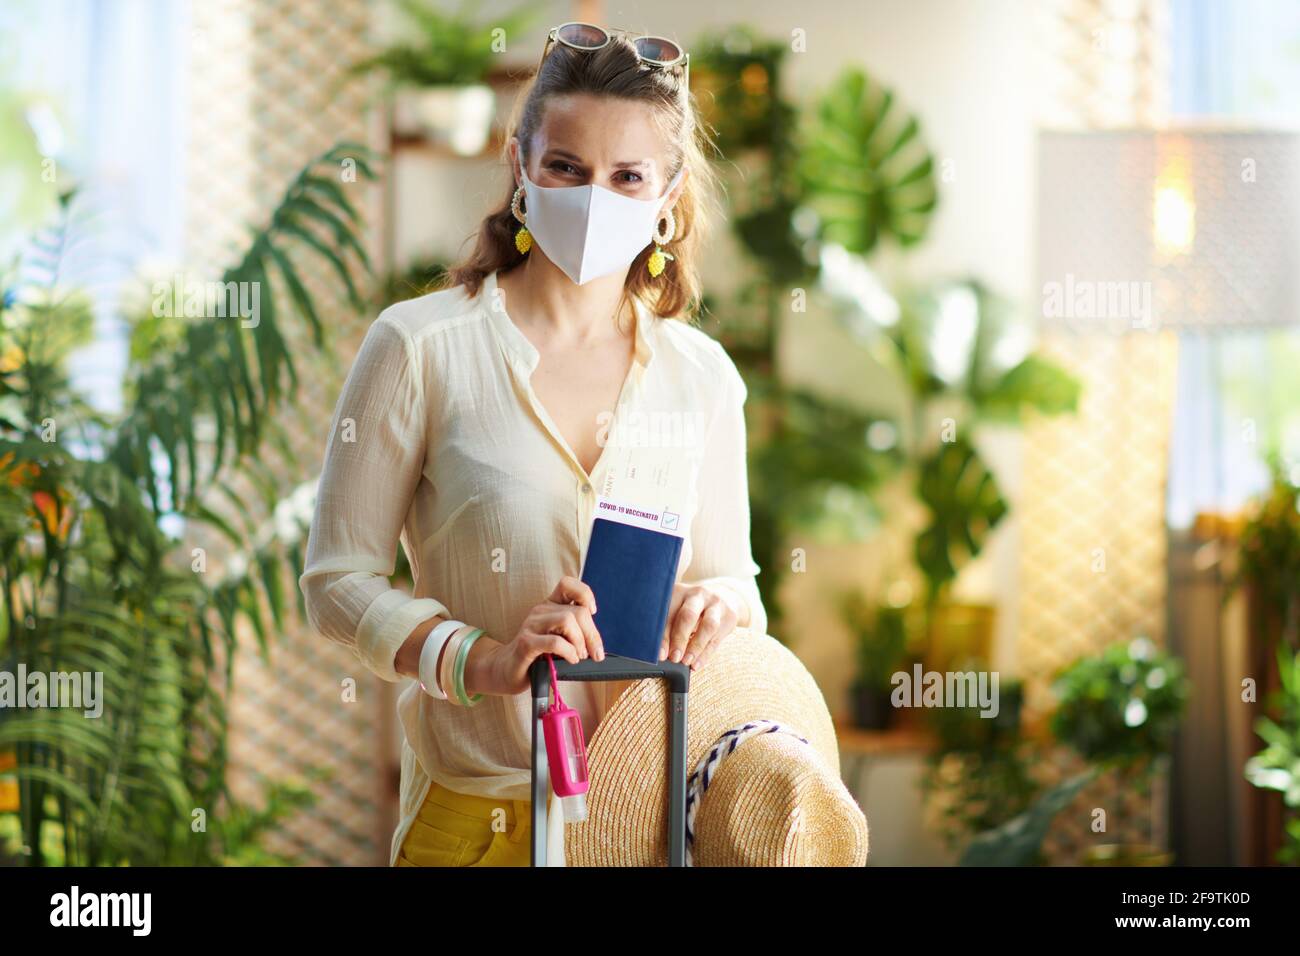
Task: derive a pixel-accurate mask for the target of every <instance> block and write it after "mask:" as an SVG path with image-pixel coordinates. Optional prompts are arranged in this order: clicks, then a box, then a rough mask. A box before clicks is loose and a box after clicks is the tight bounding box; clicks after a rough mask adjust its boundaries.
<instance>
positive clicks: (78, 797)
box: [0, 144, 374, 865]
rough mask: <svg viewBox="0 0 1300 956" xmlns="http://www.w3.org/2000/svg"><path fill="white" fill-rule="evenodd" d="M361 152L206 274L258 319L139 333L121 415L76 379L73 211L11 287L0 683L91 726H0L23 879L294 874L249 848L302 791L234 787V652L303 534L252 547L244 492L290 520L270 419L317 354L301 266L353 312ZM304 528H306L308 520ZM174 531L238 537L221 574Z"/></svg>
mask: <svg viewBox="0 0 1300 956" xmlns="http://www.w3.org/2000/svg"><path fill="white" fill-rule="evenodd" d="M367 157H368V153H367V151H366V150H365V149H364V148H363V147H360V146H357V145H355V144H340V145H339V146H337V147H335V148H334V149H332V150H330V151H328V152H327V153H325V154H323V155H321V156H319V157H316V158H315V159H313V160H312V161H311V162H309V163H308V164H307V165H306V166H305V167H304V168H303V169H302V171H301V172H300V174H299V175H298V176H297V177H296V178H295V179H294V180H293V181H292V182H291V183H290V184H289V186H288V188H287V189H286V191H285V192H284V195H283V197H282V199H281V201H280V202H279V204H278V206H277V207H276V209H275V211H274V213H273V214H272V216H271V217H270V219H269V221H268V222H267V223H265V224H264V225H262V226H261V227H260V228H258V229H256V230H254V231H253V232H252V234H251V237H250V240H249V244H248V246H247V248H246V250H245V251H244V253H243V255H242V256H240V257H239V259H238V260H237V262H236V263H235V264H234V265H232V266H231V267H230V268H229V269H227V270H226V271H225V273H224V274H223V275H222V276H220V280H219V281H220V283H221V288H223V289H225V288H232V287H233V288H236V289H240V290H244V291H245V292H246V293H247V292H249V291H251V295H252V296H254V297H255V304H256V307H257V309H258V313H259V314H258V321H257V322H256V323H251V322H249V323H245V322H244V321H242V320H241V318H240V317H239V316H220V315H210V314H207V313H206V312H205V314H204V315H202V316H201V317H190V316H189V315H188V314H186V315H177V314H174V313H173V314H166V305H162V306H159V305H158V304H157V303H155V307H154V308H152V309H151V310H148V311H146V312H143V313H141V314H140V315H137V316H133V317H132V318H134V319H135V321H134V323H133V334H132V342H131V349H130V360H129V364H128V367H127V372H126V376H125V380H124V381H123V383H122V385H123V392H124V396H125V405H124V408H123V409H122V410H121V412H120V413H117V414H107V413H104V412H100V411H96V410H94V409H92V408H90V407H89V406H88V405H87V404H86V403H85V402H84V401H83V400H82V399H81V397H80V396H79V395H78V394H77V392H76V391H75V389H74V388H73V386H72V384H71V383H70V381H69V378H68V374H67V363H68V359H69V356H70V355H71V354H72V353H73V352H74V351H75V350H76V349H77V348H78V347H80V346H83V345H85V344H86V343H87V342H88V341H89V333H90V309H89V306H88V304H87V299H86V296H85V294H84V292H83V290H81V289H79V288H77V287H76V286H75V285H72V286H70V285H69V284H68V283H67V282H66V280H65V277H64V276H63V274H62V272H61V263H62V257H63V255H64V254H65V251H66V249H67V248H68V247H69V245H70V244H71V243H73V242H75V241H76V236H75V233H74V230H73V228H72V227H71V226H70V223H71V222H72V220H73V216H72V211H73V208H74V205H75V196H74V195H73V194H71V193H65V194H64V195H63V196H62V201H61V203H60V207H59V209H60V215H59V218H58V219H57V221H56V222H54V223H53V224H52V225H51V226H50V227H49V228H47V229H43V230H41V231H40V232H38V233H37V234H36V235H35V236H34V237H33V238H32V241H31V242H30V243H29V245H28V248H27V249H26V251H25V253H24V254H23V255H22V256H21V257H20V258H19V259H17V260H16V261H15V262H14V263H13V265H12V266H11V267H10V268H9V269H8V270H7V271H6V272H5V274H4V276H3V281H2V285H0V288H2V289H3V295H2V297H0V362H2V364H0V606H2V607H3V611H4V613H3V615H0V669H3V670H6V671H9V672H11V673H12V672H15V671H16V669H17V664H18V663H19V662H22V663H23V664H24V665H25V667H26V670H27V672H28V673H33V672H40V673H45V674H49V673H54V672H61V673H77V674H83V673H84V674H90V673H96V672H97V673H102V674H103V679H104V685H103V700H102V706H103V713H102V715H101V716H99V717H98V718H95V719H86V718H85V717H83V715H82V712H81V710H80V709H62V708H50V707H44V708H31V709H26V708H25V709H13V708H6V709H4V710H3V711H0V756H3V758H4V759H3V763H2V764H0V776H2V777H3V778H4V779H5V780H6V781H10V782H11V783H12V784H14V785H16V786H15V789H16V797H17V799H16V801H14V804H15V805H13V806H10V805H5V804H0V832H2V833H3V835H4V836H5V837H7V838H8V842H9V844H10V851H9V852H10V853H11V854H13V855H16V856H20V857H22V858H23V861H24V862H27V863H30V864H33V865H41V864H47V863H66V864H75V865H104V864H109V865H112V864H129V865H163V864H167V865H176V864H213V863H248V862H256V863H275V862H291V860H289V859H287V858H279V857H274V856H271V855H268V854H267V853H266V852H265V851H263V850H261V849H260V846H259V840H260V835H261V834H262V833H264V832H265V831H266V830H267V829H268V828H269V827H272V826H273V825H274V824H275V823H276V821H277V820H279V819H281V818H282V817H283V816H284V815H285V814H288V813H290V812H293V811H294V810H296V809H298V808H300V807H302V806H304V805H306V804H307V803H309V802H310V800H311V794H310V792H309V791H308V790H307V789H306V788H305V787H304V786H303V785H302V784H301V782H295V781H269V782H268V783H267V786H266V788H265V791H264V794H263V796H264V797H265V805H264V806H262V807H261V808H253V807H251V806H246V805H243V804H241V803H239V802H238V801H236V800H235V799H234V797H233V796H232V794H231V793H230V791H229V788H228V787H227V782H226V773H225V771H226V761H227V753H226V729H227V695H228V693H229V691H230V688H231V686H232V683H233V680H234V674H233V670H232V662H233V649H234V645H235V642H236V641H237V634H238V632H239V631H240V630H241V628H245V627H246V628H248V629H249V630H251V631H252V632H253V633H254V634H255V635H256V637H257V639H258V641H259V642H260V644H261V646H262V648H263V650H264V651H265V650H266V649H267V648H268V647H269V644H270V641H271V639H272V634H273V633H274V631H275V630H277V629H279V628H281V627H283V626H284V622H285V614H286V611H287V610H288V608H289V605H290V601H291V600H292V599H291V598H287V597H286V594H285V593H284V586H283V579H284V577H285V575H287V574H289V573H290V572H292V574H293V575H294V576H295V577H296V575H297V574H299V573H300V572H301V563H302V555H301V550H300V543H299V537H298V536H297V535H295V534H289V535H286V536H285V537H284V539H281V538H278V537H276V536H275V535H274V534H271V535H268V534H266V533H265V530H264V529H261V528H259V527H258V526H257V524H256V522H255V520H254V518H253V515H252V509H251V507H250V505H251V504H252V502H250V500H249V498H248V497H247V496H248V489H253V497H254V498H256V499H259V500H260V501H259V503H260V504H262V505H264V506H266V507H267V508H268V509H270V510H276V509H279V510H278V511H276V513H277V515H280V513H281V512H283V511H284V505H285V504H286V502H285V500H284V489H283V488H282V487H280V486H279V484H278V482H277V481H276V479H275V476H274V475H272V474H269V473H267V471H266V469H265V467H264V465H263V464H262V463H261V462H260V458H261V456H262V455H263V454H264V452H265V449H266V447H267V446H268V445H269V444H273V443H277V442H282V439H283V434H282V432H281V431H280V427H279V426H277V424H276V418H275V416H276V415H277V413H279V412H281V411H283V410H284V409H285V408H286V407H287V406H288V405H289V404H291V403H292V402H293V400H294V393H295V387H296V385H297V377H296V375H297V371H296V368H295V361H294V357H293V354H292V352H291V350H290V348H289V347H288V346H287V336H288V335H289V334H290V327H291V326H292V325H293V324H295V323H297V324H300V325H301V326H302V327H304V328H305V329H306V330H307V333H308V334H306V335H304V336H302V340H303V341H307V342H309V343H311V345H312V346H314V347H315V348H318V349H319V348H321V347H323V345H324V344H325V337H324V325H323V323H322V321H321V316H320V314H319V311H318V305H317V300H316V296H315V295H314V294H313V293H312V292H310V291H309V290H308V288H307V286H306V283H305V281H304V279H303V276H302V271H301V270H302V265H301V262H302V257H307V258H317V259H319V260H321V261H323V262H324V263H326V264H327V266H328V267H329V269H330V270H331V271H332V273H333V275H334V278H335V280H336V281H337V282H338V283H339V285H340V286H342V287H343V288H344V289H345V290H346V292H347V295H348V298H349V300H350V301H351V303H352V305H353V307H355V308H360V307H361V306H362V300H361V295H360V292H359V291H358V285H357V277H358V276H360V275H362V274H364V273H365V272H366V271H367V269H368V267H369V264H368V260H367V257H366V254H365V251H364V249H363V248H362V245H361V243H360V240H359V236H358V229H359V224H360V219H359V215H358V212H357V210H356V208H355V207H354V205H353V203H352V201H351V200H350V199H349V198H348V196H347V194H346V192H345V189H344V186H343V185H342V182H341V180H342V177H341V176H340V169H341V167H342V165H343V164H344V162H345V161H350V162H351V163H352V164H355V169H356V170H357V173H358V177H359V178H360V179H366V180H369V179H373V178H374V171H373V169H372V168H371V166H370V164H369V161H368V158H367ZM167 291H168V292H169V293H170V291H171V290H170V289H168V290H167ZM158 302H160V303H168V302H170V296H169V295H168V296H164V297H162V298H160V299H159V300H158ZM236 484H238V486H239V490H236V487H235V486H236ZM308 503H309V502H308ZM299 504H301V502H299ZM304 514H305V515H306V518H305V519H304V518H303V515H304ZM298 515H299V518H298V522H297V530H298V531H299V532H301V530H302V527H303V522H304V520H309V512H308V511H307V510H306V509H303V508H301V507H300V508H299V509H298ZM187 523H194V524H196V525H203V526H207V527H209V528H211V529H213V530H214V531H215V532H217V533H219V534H221V535H223V536H225V537H226V538H227V539H228V540H229V543H230V544H231V546H232V549H233V550H232V554H233V555H234V556H233V557H232V558H230V559H229V560H227V561H226V562H225V566H224V567H221V568H216V567H213V568H209V567H207V563H206V561H207V556H206V555H205V554H204V553H203V552H202V549H195V550H193V551H188V552H187V551H186V550H185V549H184V548H183V547H182V545H181V542H180V540H179V538H178V537H177V536H176V534H175V529H176V528H177V527H178V526H179V527H184V526H185V525H186V524H187ZM293 523H294V522H293V521H290V522H289V524H290V525H292V524H293ZM169 529H170V530H169ZM22 692H23V693H26V689H25V688H24V689H23V690H22ZM24 848H25V849H24Z"/></svg>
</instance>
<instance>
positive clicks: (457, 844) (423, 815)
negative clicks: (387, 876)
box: [397, 783, 532, 866]
mask: <svg viewBox="0 0 1300 956" xmlns="http://www.w3.org/2000/svg"><path fill="white" fill-rule="evenodd" d="M531 810H532V803H531V802H530V801H528V800H499V799H497V798H495V797H476V796H472V795H470V794H467V793H457V792H456V791H454V790H448V789H447V788H446V787H444V786H442V785H441V784H437V783H433V784H430V786H429V795H428V796H427V797H425V798H424V803H423V804H421V805H420V810H419V813H417V814H416V817H415V820H414V822H412V824H411V829H410V831H408V832H407V834H406V837H405V838H404V839H403V840H402V849H401V851H400V853H399V854H398V857H397V865H398V866H527V865H528V861H529V835H530V834H531V832H532V814H531Z"/></svg>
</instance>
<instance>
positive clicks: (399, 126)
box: [353, 0, 533, 156]
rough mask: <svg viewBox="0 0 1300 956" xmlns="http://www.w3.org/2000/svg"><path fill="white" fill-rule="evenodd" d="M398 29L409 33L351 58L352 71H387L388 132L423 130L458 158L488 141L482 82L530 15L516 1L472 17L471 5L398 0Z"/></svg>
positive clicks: (490, 103) (491, 107)
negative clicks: (485, 16) (445, 6)
mask: <svg viewBox="0 0 1300 956" xmlns="http://www.w3.org/2000/svg"><path fill="white" fill-rule="evenodd" d="M397 6H398V8H399V10H400V12H401V14H402V20H403V21H404V23H403V26H404V29H405V30H406V31H408V32H409V33H411V34H413V35H414V36H415V37H416V38H417V39H415V40H413V41H406V42H401V43H396V44H394V45H393V46H390V47H388V48H387V49H385V50H383V51H381V52H380V53H378V54H376V55H375V56H372V57H369V58H367V59H365V60H362V61H361V62H360V63H357V64H356V65H355V66H354V67H353V71H354V72H357V73H373V72H377V73H382V74H385V75H386V76H387V77H388V83H389V87H390V89H392V90H393V92H394V98H393V126H394V130H395V131H396V132H397V133H399V134H401V135H406V136H415V135H419V136H424V137H426V138H427V139H428V140H429V141H430V142H433V143H436V144H439V145H442V146H446V147H448V148H449V149H451V150H452V151H453V152H455V153H458V154H460V155H463V156H475V155H478V154H479V153H481V152H482V151H483V150H484V148H485V147H486V146H487V144H488V139H489V137H490V136H491V132H492V123H493V120H494V118H495V115H496V94H495V93H494V91H493V90H492V87H491V86H489V85H488V84H487V83H486V82H485V80H486V78H487V75H488V73H489V72H490V70H491V66H492V63H493V62H494V59H495V57H496V56H497V55H498V54H499V53H501V52H502V51H503V50H504V49H505V44H506V42H507V40H513V39H514V38H515V37H517V36H518V35H519V34H520V33H522V31H523V30H524V29H525V28H526V27H527V25H528V24H529V23H530V22H531V21H532V19H533V14H532V13H531V12H530V11H527V10H525V9H524V8H523V7H520V8H518V9H515V10H512V11H510V12H509V13H506V14H503V15H501V16H496V17H492V18H490V19H489V20H483V21H480V20H478V19H476V18H475V17H474V16H472V14H471V11H472V10H473V9H474V8H473V5H472V4H469V3H462V4H461V5H460V6H459V7H458V8H457V9H456V10H455V11H453V12H446V11H444V10H441V9H439V8H438V6H436V5H435V4H434V3H433V2H432V0H398V4H397Z"/></svg>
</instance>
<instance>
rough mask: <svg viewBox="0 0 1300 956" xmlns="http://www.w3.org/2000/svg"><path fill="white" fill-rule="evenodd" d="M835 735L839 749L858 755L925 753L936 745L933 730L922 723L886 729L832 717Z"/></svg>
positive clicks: (842, 751) (845, 752)
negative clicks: (867, 727)
mask: <svg viewBox="0 0 1300 956" xmlns="http://www.w3.org/2000/svg"><path fill="white" fill-rule="evenodd" d="M835 736H836V738H837V739H838V740H839V744H840V752H841V753H844V754H853V755H858V756H871V755H873V754H904V753H917V754H927V753H930V752H931V751H933V750H934V748H935V746H936V740H935V737H934V734H932V733H931V732H930V731H929V730H926V729H925V728H924V727H911V726H906V725H904V726H900V727H891V728H890V729H889V730H864V729H863V728H861V727H855V726H854V725H853V724H852V723H851V722H849V721H848V720H847V719H845V718H842V717H837V718H835Z"/></svg>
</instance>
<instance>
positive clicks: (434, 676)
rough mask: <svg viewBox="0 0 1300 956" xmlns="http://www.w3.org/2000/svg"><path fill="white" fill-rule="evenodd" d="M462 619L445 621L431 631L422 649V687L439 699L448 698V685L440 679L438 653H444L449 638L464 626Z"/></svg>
mask: <svg viewBox="0 0 1300 956" xmlns="http://www.w3.org/2000/svg"><path fill="white" fill-rule="evenodd" d="M464 626H465V624H464V623H463V622H461V621H443V622H441V623H440V624H438V625H437V626H436V627H434V628H433V630H431V631H430V632H429V636H428V637H427V638H425V641H424V647H423V648H421V649H420V668H419V674H420V689H421V690H423V691H424V692H425V693H426V694H428V695H429V696H430V697H433V698H435V699H437V700H446V699H447V691H446V687H447V686H448V685H447V684H446V683H445V682H442V681H440V680H439V679H438V655H439V654H441V653H442V649H443V647H445V646H446V644H447V640H448V638H450V637H451V635H452V634H454V633H455V632H456V631H457V630H459V629H460V628H462V627H464Z"/></svg>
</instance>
